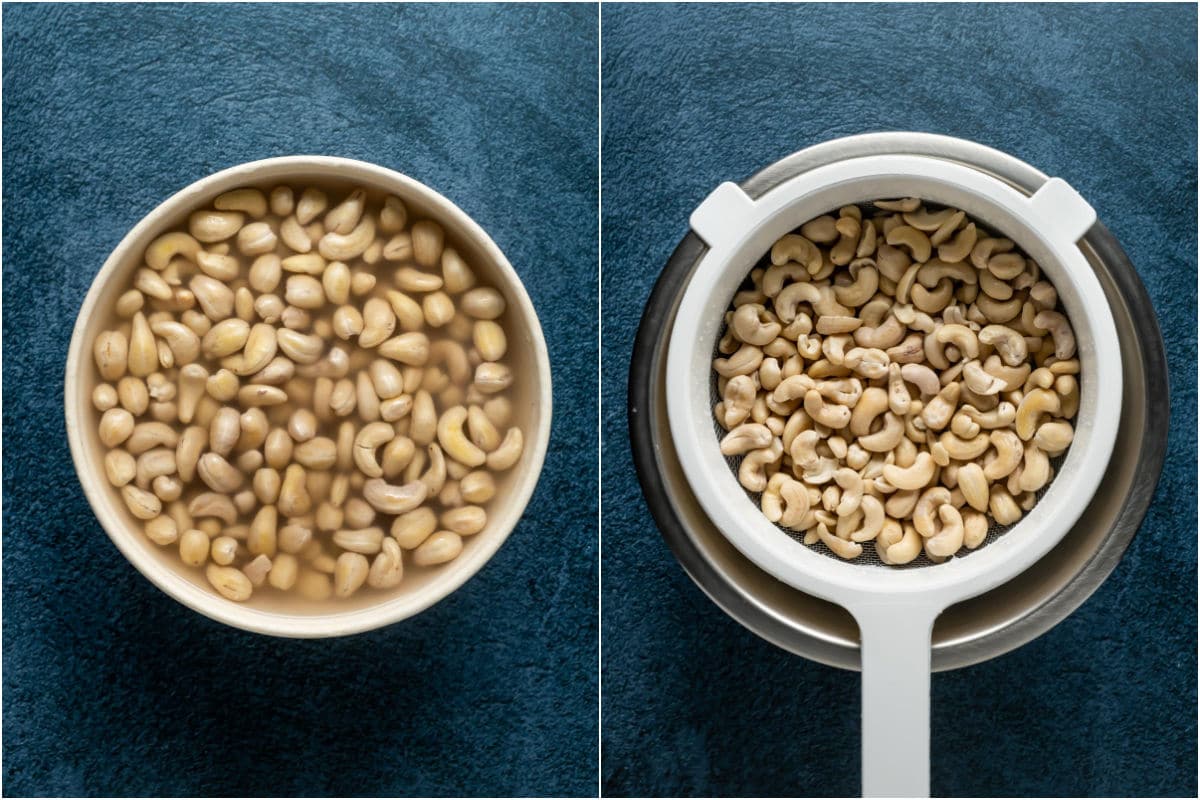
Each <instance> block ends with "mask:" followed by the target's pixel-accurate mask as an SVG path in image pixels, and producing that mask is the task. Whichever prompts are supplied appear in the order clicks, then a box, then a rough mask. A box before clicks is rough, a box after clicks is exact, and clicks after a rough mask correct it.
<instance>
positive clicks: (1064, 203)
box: [1028, 178, 1096, 245]
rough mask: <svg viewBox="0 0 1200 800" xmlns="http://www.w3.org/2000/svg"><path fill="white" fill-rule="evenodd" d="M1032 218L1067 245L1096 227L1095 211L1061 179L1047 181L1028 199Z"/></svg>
mask: <svg viewBox="0 0 1200 800" xmlns="http://www.w3.org/2000/svg"><path fill="white" fill-rule="evenodd" d="M1028 202H1029V205H1030V206H1032V211H1033V217H1034V219H1036V220H1037V221H1038V223H1039V224H1041V225H1042V226H1043V227H1044V228H1049V229H1052V230H1053V231H1054V232H1055V233H1056V234H1058V235H1059V236H1061V237H1062V238H1063V241H1064V242H1065V243H1066V244H1068V245H1073V244H1075V242H1077V241H1079V240H1080V239H1081V238H1083V235H1084V234H1085V233H1087V232H1088V229H1089V228H1091V227H1092V225H1094V224H1096V210H1095V209H1094V208H1092V207H1091V206H1090V205H1088V201H1087V200H1084V199H1083V196H1082V195H1081V194H1079V192H1077V191H1075V189H1074V188H1073V187H1072V186H1071V184H1069V183H1067V182H1066V181H1064V180H1063V179H1062V178H1051V179H1050V180H1048V181H1046V182H1045V183H1044V184H1042V187H1041V188H1040V189H1038V190H1037V191H1036V192H1034V193H1033V197H1030V198H1029V201H1028Z"/></svg>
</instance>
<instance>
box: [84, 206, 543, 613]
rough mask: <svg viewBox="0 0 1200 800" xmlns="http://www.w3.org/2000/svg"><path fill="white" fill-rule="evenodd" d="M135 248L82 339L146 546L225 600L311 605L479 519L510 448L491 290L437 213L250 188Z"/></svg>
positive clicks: (392, 578) (434, 549)
mask: <svg viewBox="0 0 1200 800" xmlns="http://www.w3.org/2000/svg"><path fill="white" fill-rule="evenodd" d="M144 261H145V263H144V265H143V266H142V267H141V268H140V269H138V270H137V271H136V273H135V274H134V276H133V278H132V282H131V287H130V288H129V290H128V291H126V292H125V293H124V294H122V295H121V296H120V298H119V299H118V300H117V302H116V304H115V308H114V323H113V325H112V326H111V327H110V328H109V329H108V330H105V331H103V332H102V333H100V334H99V335H98V336H97V337H96V340H95V342H94V348H93V354H94V357H95V361H96V367H97V369H98V371H99V376H100V382H99V383H98V384H97V385H96V386H95V388H94V390H93V392H92V402H93V405H94V406H95V408H96V410H97V412H98V413H99V418H98V421H97V425H98V430H99V438H100V441H101V443H102V444H103V445H104V446H105V447H106V448H107V453H106V455H105V458H104V469H105V473H106V476H107V477H108V480H109V482H110V483H111V484H112V485H113V486H114V487H116V488H117V489H118V490H119V491H120V493H121V496H122V498H123V499H124V501H125V504H126V506H127V507H128V509H129V511H130V512H131V513H132V514H133V516H134V517H135V518H137V519H138V520H140V521H141V522H142V524H143V527H144V531H145V535H146V536H147V537H148V538H149V539H150V540H151V541H152V542H154V543H155V544H157V545H160V546H162V547H168V546H174V547H177V548H178V551H179V557H180V560H181V561H182V563H183V564H185V565H187V566H188V567H192V568H201V569H203V570H204V573H205V576H206V577H207V579H208V582H209V583H210V584H211V585H212V587H213V588H214V589H215V590H216V591H217V592H219V593H220V594H221V595H223V596H224V597H227V598H229V599H230V600H235V601H245V600H248V599H250V597H251V595H252V594H253V593H254V592H255V591H256V590H259V589H263V588H270V589H274V590H278V591H281V592H289V591H293V590H294V591H295V592H297V593H298V594H299V595H300V596H302V597H305V598H307V599H310V600H324V599H327V598H331V597H337V598H346V597H350V596H351V595H353V594H355V593H356V592H358V591H359V589H360V588H362V587H364V586H366V587H369V588H371V589H377V590H386V589H392V588H394V587H396V586H398V585H400V583H401V581H402V579H403V577H404V571H405V564H406V562H408V563H409V564H410V565H411V566H414V567H417V568H431V567H434V566H435V565H438V564H444V563H446V562H448V561H451V560H453V559H454V558H456V557H457V556H458V555H459V554H460V553H461V552H462V550H463V546H464V538H465V537H470V536H473V535H474V534H477V533H479V532H480V531H481V530H483V529H484V527H485V526H486V524H487V519H488V515H487V510H486V508H485V507H486V506H487V504H488V503H489V501H491V500H492V498H493V496H494V495H495V494H496V483H495V479H494V477H493V475H494V473H500V472H503V471H505V470H508V469H510V468H512V467H513V466H514V465H515V464H516V463H517V462H518V460H519V458H520V456H521V453H522V450H523V447H524V439H523V436H522V432H521V429H520V427H518V426H516V425H513V424H512V416H513V408H512V401H511V399H510V397H509V392H508V390H509V388H510V386H511V385H512V383H513V375H512V371H511V370H510V368H509V367H508V366H507V365H506V364H505V363H504V361H503V359H504V357H505V355H506V354H507V352H508V344H507V338H506V335H505V330H504V327H503V325H502V318H503V315H504V313H505V309H506V303H505V299H504V296H503V295H502V294H501V293H500V292H499V291H497V290H496V289H494V288H492V287H489V286H482V285H478V281H477V279H476V276H475V273H474V271H473V270H472V269H471V267H470V266H469V265H468V264H467V263H466V261H465V260H464V259H463V258H462V256H461V255H459V253H458V252H457V251H456V250H455V249H454V248H453V247H451V246H449V244H448V243H447V242H446V237H445V232H444V231H443V229H442V227H441V226H440V225H439V224H438V223H437V221H435V220H428V219H423V220H417V221H413V222H411V224H410V220H409V213H408V209H407V208H406V207H405V205H404V203H403V201H401V200H400V198H398V197H393V196H388V197H382V198H380V199H379V200H378V201H373V200H372V199H370V198H369V196H368V193H367V192H366V191H364V190H362V189H354V190H353V191H350V192H348V193H346V194H345V196H343V197H341V198H340V200H339V201H338V202H331V200H330V198H329V196H328V195H327V194H326V193H325V192H324V191H322V190H321V189H319V188H316V187H308V188H305V189H303V190H302V191H300V192H296V191H294V190H293V188H292V187H290V186H277V187H274V188H272V189H271V190H270V191H269V192H264V191H262V190H260V189H257V188H252V187H247V188H242V189H237V190H234V191H231V192H227V193H225V194H222V195H221V196H219V197H217V198H216V199H215V200H214V202H213V204H212V207H210V208H204V209H199V210H197V211H195V212H193V213H192V214H191V215H190V217H189V218H188V221H187V224H186V226H185V229H181V230H173V231H170V232H167V233H164V234H162V235H161V236H159V237H158V238H156V239H155V240H154V241H153V242H151V243H150V245H149V246H148V247H147V248H146V251H145V254H144ZM380 278H383V279H384V280H382V281H381V280H379V279H380ZM389 281H390V284H391V285H388V283H389Z"/></svg>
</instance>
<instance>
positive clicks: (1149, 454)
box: [629, 133, 1169, 671]
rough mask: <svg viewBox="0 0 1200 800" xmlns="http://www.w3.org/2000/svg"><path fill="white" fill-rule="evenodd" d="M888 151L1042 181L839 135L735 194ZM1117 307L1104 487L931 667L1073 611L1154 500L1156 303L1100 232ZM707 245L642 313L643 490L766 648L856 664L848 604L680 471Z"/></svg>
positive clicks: (963, 618)
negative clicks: (790, 581) (1120, 381)
mask: <svg viewBox="0 0 1200 800" xmlns="http://www.w3.org/2000/svg"><path fill="white" fill-rule="evenodd" d="M889 153H909V154H918V155H926V156H935V157H938V158H943V159H946V160H949V161H954V162H958V163H961V164H965V165H967V166H970V167H973V168H975V169H978V170H981V171H983V172H987V173H989V174H991V175H993V176H994V177H997V178H999V179H1001V180H1003V181H1005V182H1007V183H1009V184H1011V185H1012V186H1014V187H1015V188H1017V189H1018V190H1020V191H1022V192H1025V193H1027V194H1033V192H1035V191H1036V190H1037V189H1038V187H1040V186H1041V185H1042V184H1043V183H1044V182H1045V181H1046V180H1047V176H1046V175H1045V174H1043V173H1041V172H1039V171H1038V170H1036V169H1034V168H1033V167H1031V166H1030V165H1028V164H1026V163H1024V162H1023V161H1020V160H1019V159H1016V158H1014V157H1012V156H1010V155H1007V154H1005V153H1001V152H999V151H997V150H993V149H991V148H988V147H984V146H982V145H979V144H976V143H974V142H968V141H964V140H961V139H954V138H951V137H946V136H935V135H932V134H925V133H876V134H864V135H861V136H852V137H849V138H844V139H837V140H834V141H831V142H826V143H824V144H820V145H816V146H814V147H810V148H807V149H805V150H801V151H800V152H798V153H795V154H793V155H791V156H788V157H787V158H784V159H782V160H780V161H777V162H775V163H774V164H772V165H770V166H769V167H767V168H766V169H764V170H762V171H761V172H759V173H757V174H755V175H753V176H752V177H750V178H748V179H747V180H746V181H744V182H743V183H742V184H741V186H742V188H743V189H744V190H745V191H746V193H747V194H749V195H750V196H751V197H754V198H757V197H761V196H762V195H764V194H766V193H767V192H770V191H771V189H773V188H774V187H775V186H777V185H779V184H780V183H782V182H783V181H784V180H787V179H788V178H791V177H794V176H795V175H798V174H800V173H802V172H804V171H806V170H809V169H813V168H814V167H818V166H822V165H825V164H829V163H832V162H835V161H839V160H841V159H846V158H856V157H860V156H865V155H879V154H889ZM1080 247H1081V249H1082V250H1083V253H1084V255H1085V256H1086V258H1087V259H1088V261H1089V263H1091V264H1092V266H1093V267H1094V268H1095V270H1096V274H1097V277H1098V278H1099V280H1100V283H1101V285H1102V286H1103V287H1104V291H1105V294H1106V295H1107V297H1108V299H1109V302H1110V304H1111V306H1112V312H1113V317H1114V319H1115V321H1116V324H1117V330H1118V334H1119V336H1120V340H1121V355H1122V359H1123V361H1124V365H1125V373H1124V380H1125V387H1124V390H1125V394H1124V405H1123V408H1122V428H1121V431H1120V433H1119V434H1118V438H1117V443H1116V447H1115V449H1114V452H1113V458H1112V460H1111V462H1110V464H1109V467H1108V471H1107V474H1106V476H1105V480H1104V487H1105V489H1104V491H1103V492H1100V493H1098V494H1097V495H1096V497H1095V498H1094V499H1093V500H1092V502H1091V504H1090V505H1089V506H1088V508H1087V509H1086V511H1085V512H1084V513H1083V515H1082V517H1081V518H1080V520H1079V522H1078V523H1077V524H1076V525H1075V527H1074V528H1072V529H1071V531H1070V533H1068V534H1067V535H1066V537H1064V538H1063V540H1062V541H1061V542H1060V543H1059V544H1058V546H1057V547H1055V548H1054V549H1053V550H1051V551H1050V553H1049V554H1047V555H1046V556H1045V557H1043V558H1042V559H1041V560H1040V561H1038V562H1037V563H1036V564H1035V565H1034V566H1033V567H1031V568H1030V569H1029V570H1027V571H1026V572H1024V573H1022V574H1020V575H1018V576H1017V577H1016V578H1014V579H1013V580H1011V581H1009V582H1008V583H1005V584H1003V585H1001V586H1000V587H998V588H996V589H993V590H992V591H990V592H987V593H985V594H982V595H979V596H978V597H974V598H972V599H970V600H967V601H965V602H963V603H959V604H958V605H955V606H952V607H951V608H949V609H948V610H947V611H946V612H945V613H943V614H942V615H941V617H939V618H938V621H937V623H936V624H935V625H934V629H933V668H934V670H936V671H941V670H947V669H954V668H957V667H965V666H969V665H971V664H975V663H978V662H980V661H985V660H987V659H989V658H994V657H996V656H998V655H1001V654H1002V653H1006V652H1008V651H1009V650H1013V649H1015V648H1017V647H1020V646H1021V645H1023V644H1025V643H1026V642H1028V641H1030V640H1032V639H1034V638H1036V637H1037V636H1039V635H1041V634H1042V633H1045V632H1046V631H1047V630H1049V629H1050V628H1052V627H1053V626H1054V625H1055V624H1057V623H1058V622H1060V621H1061V620H1063V619H1064V618H1066V617H1067V615H1069V614H1070V613H1071V612H1072V611H1074V610H1075V609H1076V608H1078V607H1079V606H1080V605H1081V604H1082V603H1083V602H1084V601H1085V600H1087V598H1088V597H1090V596H1091V594H1092V592H1094V591H1095V590H1096V588H1097V587H1098V586H1099V585H1100V584H1101V583H1102V582H1103V581H1104V579H1105V578H1106V577H1108V575H1109V573H1111V572H1112V571H1113V569H1114V568H1115V567H1116V565H1117V562H1118V561H1119V560H1120V558H1121V555H1122V554H1123V553H1124V552H1125V548H1126V547H1128V546H1129V542H1130V540H1131V539H1132V538H1133V535H1134V533H1136V532H1137V529H1138V526H1139V525H1140V524H1141V521H1142V517H1143V516H1144V515H1145V513H1146V509H1147V507H1148V506H1149V504H1150V500H1151V498H1152V497H1153V495H1154V487H1155V485H1156V484H1157V483H1158V476H1159V473H1160V472H1161V470H1162V464H1163V459H1164V457H1165V454H1166V445H1167V422H1168V419H1169V397H1168V388H1167V369H1166V354H1165V352H1164V349H1163V342H1162V336H1161V334H1160V333H1159V330H1158V322H1157V318H1156V316H1155V314H1154V309H1153V307H1152V306H1151V304H1150V299H1149V296H1148V295H1147V294H1146V289H1145V287H1144V286H1143V285H1142V282H1141V280H1140V279H1139V277H1138V275H1137V272H1136V270H1135V269H1134V267H1133V264H1131V263H1130V261H1129V258H1128V256H1126V255H1125V251H1124V250H1122V249H1121V246H1120V244H1118V243H1117V241H1116V239H1115V238H1114V237H1113V236H1112V234H1111V233H1109V232H1108V229H1107V228H1105V227H1104V226H1103V225H1102V224H1100V223H1097V224H1096V225H1095V226H1093V228H1092V229H1091V230H1090V231H1089V232H1088V234H1087V236H1086V237H1085V238H1084V240H1083V241H1082V242H1081V243H1080ZM704 252H705V246H704V244H703V243H702V242H701V241H700V239H699V238H697V237H696V236H695V235H694V234H691V233H689V234H688V235H687V236H685V237H684V239H683V240H682V241H681V242H680V243H679V246H678V247H677V248H676V249H675V252H674V253H673V254H672V255H671V258H670V259H669V260H668V262H667V265H666V267H665V268H664V269H663V272H662V274H661V275H660V277H659V279H658V283H657V284H656V285H655V287H654V291H653V292H652V293H651V295H650V299H649V300H648V301H647V303H646V309H645V312H644V313H643V315H642V322H641V327H640V328H639V330H638V335H637V339H636V341H635V342H634V348H633V358H632V362H631V366H630V376H629V427H630V437H631V443H632V447H633V457H634V463H635V466H636V467H637V472H638V477H639V479H640V481H641V483H642V491H643V494H644V495H645V497H646V501H647V503H648V505H649V507H650V511H651V513H652V514H653V516H654V519H655V521H656V522H657V524H658V528H659V530H660V532H661V533H662V535H663V538H664V539H666V541H667V544H668V545H669V546H670V547H671V550H672V552H674V553H675V556H676V558H678V559H679V561H680V563H681V564H682V565H683V567H684V569H685V570H686V571H687V573H688V575H690V576H691V578H692V580H693V581H695V582H696V584H697V585H698V586H699V587H700V588H701V589H702V590H703V591H704V592H705V594H707V595H708V596H709V597H710V598H711V599H712V600H713V602H715V603H716V604H717V605H718V606H720V607H721V608H722V609H723V610H724V611H725V612H726V613H727V614H729V615H730V616H732V617H733V618H734V619H736V620H737V621H738V622H740V623H741V624H742V625H745V626H746V627H747V628H749V629H750V630H752V631H754V632H755V633H756V634H758V635H759V636H762V637H763V638H764V639H766V640H768V641H770V642H772V643H774V644H776V645H778V646H780V647H782V648H784V649H785V650H788V651H791V652H793V653H796V654H798V655H802V656H804V657H806V658H810V659H812V660H814V661H819V662H822V663H824V664H829V665H831V666H836V667H842V668H845V669H858V668H859V643H858V628H857V626H856V625H855V624H854V620H853V619H852V618H851V617H850V615H849V614H848V613H847V612H846V611H845V610H844V609H842V608H841V607H839V606H836V605H833V604H832V603H828V602H826V601H824V600H820V599H818V598H816V597H813V596H811V595H807V594H804V593H802V592H799V591H796V590H795V589H792V588H791V587H790V586H787V585H785V584H783V583H781V582H779V581H777V580H775V579H774V578H772V577H771V576H770V575H768V574H767V573H765V572H763V571H762V570H760V569H759V568H758V567H756V566H755V565H754V564H752V563H751V562H750V561H749V560H747V559H746V558H745V557H744V556H742V555H741V553H739V552H738V551H737V550H736V549H734V547H733V546H732V545H731V544H730V543H729V542H728V540H727V539H726V538H725V537H724V536H723V535H722V534H721V533H720V532H719V531H718V530H717V529H716V528H715V527H714V526H713V524H712V523H711V521H710V520H709V519H708V518H707V517H706V516H705V514H704V512H703V511H702V510H701V508H700V506H699V504H698V503H697V502H696V499H695V497H694V496H693V495H692V493H691V490H690V489H689V487H688V484H687V481H686V480H685V478H684V476H683V472H682V470H681V469H680V467H679V462H678V458H677V456H676V453H675V449H674V447H673V445H672V443H671V435H670V431H669V427H668V425H667V419H666V404H665V393H664V392H663V372H664V369H665V363H666V351H667V340H668V337H669V332H670V330H671V326H672V322H673V320H674V317H675V310H676V308H677V306H678V303H679V299H680V296H681V294H682V291H683V289H684V287H685V286H686V285H687V281H688V279H689V278H690V276H691V273H692V270H693V269H694V268H695V266H696V264H697V263H698V261H699V259H700V258H701V256H702V255H703V254H704Z"/></svg>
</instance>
